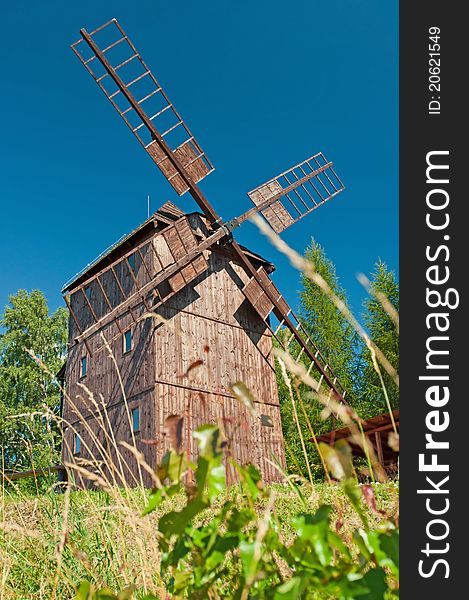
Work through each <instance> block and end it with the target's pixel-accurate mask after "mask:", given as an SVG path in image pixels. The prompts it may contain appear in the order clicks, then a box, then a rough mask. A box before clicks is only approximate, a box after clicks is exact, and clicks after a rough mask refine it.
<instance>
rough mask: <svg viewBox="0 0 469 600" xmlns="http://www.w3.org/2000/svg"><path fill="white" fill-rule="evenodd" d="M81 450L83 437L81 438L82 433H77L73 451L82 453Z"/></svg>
mask: <svg viewBox="0 0 469 600" xmlns="http://www.w3.org/2000/svg"><path fill="white" fill-rule="evenodd" d="M80 450H81V438H80V434H79V433H76V434H75V444H74V449H73V453H74V454H80Z"/></svg>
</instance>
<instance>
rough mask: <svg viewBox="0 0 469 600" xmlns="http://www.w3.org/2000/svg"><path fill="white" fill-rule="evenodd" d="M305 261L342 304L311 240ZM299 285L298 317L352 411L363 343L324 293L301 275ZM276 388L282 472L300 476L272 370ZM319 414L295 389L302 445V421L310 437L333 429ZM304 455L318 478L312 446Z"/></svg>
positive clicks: (290, 420)
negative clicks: (284, 465)
mask: <svg viewBox="0 0 469 600" xmlns="http://www.w3.org/2000/svg"><path fill="white" fill-rule="evenodd" d="M305 258H307V259H308V260H309V261H311V263H312V264H313V265H314V269H315V271H316V272H317V273H318V274H319V275H321V277H322V278H323V279H324V280H325V281H326V283H327V284H328V285H329V287H330V289H331V290H332V291H333V292H334V294H335V295H336V296H337V297H338V298H340V300H342V302H344V304H345V305H347V294H346V292H345V290H344V289H343V287H342V286H341V284H340V281H339V278H338V276H337V273H336V269H335V266H334V264H333V263H332V261H331V260H330V259H329V258H328V257H327V256H326V253H325V251H324V248H323V247H322V246H321V245H320V244H318V243H317V242H315V241H314V240H312V241H311V244H310V246H309V247H308V248H307V249H306V253H305ZM301 284H302V289H301V291H300V316H301V320H302V323H303V325H304V326H305V328H306V330H307V331H308V333H309V335H310V337H311V339H312V340H313V341H314V342H315V344H316V345H317V347H318V348H319V350H320V351H321V353H322V355H323V356H324V358H325V360H326V362H327V364H329V365H330V366H331V367H332V370H333V371H334V373H335V375H336V376H337V377H338V379H339V381H340V382H341V384H342V385H343V387H344V389H346V390H347V400H348V402H349V403H350V404H352V405H353V406H357V404H358V403H359V392H360V376H361V368H362V347H363V343H362V341H361V339H360V337H359V336H358V334H357V333H356V332H355V330H354V329H353V327H352V326H351V325H350V323H349V322H348V321H347V319H346V318H345V317H344V316H343V314H342V313H341V312H340V310H339V309H338V308H337V307H336V306H335V304H334V303H333V301H332V300H331V299H330V298H329V297H328V296H327V295H325V294H324V291H323V290H321V289H320V288H319V287H318V286H317V285H316V284H315V283H313V282H312V281H311V279H309V278H308V277H306V275H303V276H302V278H301ZM290 351H291V352H292V355H295V348H294V347H293V345H291V346H290ZM308 366H309V363H308ZM312 375H313V377H316V379H318V378H319V376H318V375H317V374H316V372H315V371H314V369H313V371H312ZM277 385H278V389H279V397H280V410H281V416H282V427H283V434H284V439H285V445H286V458H287V466H288V470H289V472H291V473H297V474H299V475H302V476H304V477H306V476H308V467H307V465H306V456H305V455H304V452H303V449H302V447H301V442H300V437H299V433H298V427H297V424H296V419H295V415H294V410H293V407H292V401H291V395H290V393H289V391H288V389H287V387H286V385H285V382H284V379H283V376H282V374H281V372H280V369H278V368H277ZM322 410H323V406H322V404H320V403H319V402H318V401H317V400H315V399H314V398H312V397H311V394H310V392H309V390H308V389H306V388H305V386H300V388H299V397H298V398H297V415H298V421H299V423H300V429H301V432H302V435H303V438H304V439H305V440H309V439H311V431H310V427H309V425H308V420H309V422H310V424H311V426H312V429H313V430H314V432H315V434H320V433H324V432H326V431H330V430H331V429H333V428H334V427H336V426H337V422H334V421H333V419H332V418H329V419H327V420H324V419H323V418H322V417H321V413H322ZM305 413H306V414H305ZM307 456H308V461H309V468H310V470H311V472H312V474H313V477H318V478H322V477H323V476H324V472H323V469H322V466H321V461H320V458H319V455H318V453H317V451H316V449H315V447H314V445H313V444H312V443H310V442H308V443H307Z"/></svg>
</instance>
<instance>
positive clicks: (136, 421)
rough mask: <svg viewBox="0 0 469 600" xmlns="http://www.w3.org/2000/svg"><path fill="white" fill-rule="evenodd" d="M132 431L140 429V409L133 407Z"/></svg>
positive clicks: (136, 431)
mask: <svg viewBox="0 0 469 600" xmlns="http://www.w3.org/2000/svg"><path fill="white" fill-rule="evenodd" d="M132 431H133V432H134V433H138V432H139V431H140V409H139V408H133V409H132Z"/></svg>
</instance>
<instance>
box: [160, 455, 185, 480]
mask: <svg viewBox="0 0 469 600" xmlns="http://www.w3.org/2000/svg"><path fill="white" fill-rule="evenodd" d="M188 467H189V461H188V460H187V454H186V452H183V453H182V454H178V453H177V452H176V450H174V449H172V448H171V449H170V450H168V451H167V452H166V453H165V455H164V456H163V459H162V461H161V463H160V464H159V465H158V467H157V469H156V474H157V476H158V478H159V479H160V481H164V480H165V479H166V478H168V479H169V480H170V481H171V482H172V483H173V482H179V481H181V478H182V476H183V475H184V474H185V472H186V471H187V469H188Z"/></svg>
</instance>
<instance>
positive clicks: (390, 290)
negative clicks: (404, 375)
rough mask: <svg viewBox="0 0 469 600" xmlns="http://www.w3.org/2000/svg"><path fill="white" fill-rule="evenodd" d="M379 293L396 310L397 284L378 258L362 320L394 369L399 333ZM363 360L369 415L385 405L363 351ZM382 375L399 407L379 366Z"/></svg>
mask: <svg viewBox="0 0 469 600" xmlns="http://www.w3.org/2000/svg"><path fill="white" fill-rule="evenodd" d="M383 296H384V297H385V298H387V300H389V302H390V303H391V305H392V306H393V307H394V308H395V309H396V311H398V312H399V283H398V281H397V279H396V276H395V274H394V273H393V272H392V271H390V270H389V269H388V267H387V265H386V263H384V262H383V261H381V260H378V261H377V262H376V264H375V269H374V271H373V273H372V275H371V294H370V296H369V297H368V298H366V300H365V301H364V309H365V311H364V314H363V320H364V323H365V326H366V328H367V329H368V332H369V335H370V338H371V340H372V341H373V342H374V343H375V344H376V345H377V346H378V348H379V349H380V350H381V351H382V352H383V353H384V355H385V356H386V358H387V359H388V360H389V362H390V363H391V365H392V366H393V367H394V368H395V369H396V370H397V369H398V368H399V332H398V329H397V327H396V325H395V324H394V323H393V321H392V318H391V316H390V315H389V309H387V308H386V305H385V304H384V305H383V302H382V297H383ZM363 361H364V363H365V368H364V371H363V380H362V381H363V391H362V395H363V399H364V402H365V404H366V406H367V412H368V414H367V416H368V417H369V416H373V415H378V414H380V413H382V412H385V411H386V410H387V404H386V399H385V396H384V391H383V387H382V385H381V381H380V378H379V375H378V373H377V372H376V370H375V368H374V367H373V364H372V361H371V356H370V353H369V352H368V351H367V350H364V352H363ZM382 375H383V380H384V384H385V388H386V391H387V394H388V397H389V400H390V404H391V407H392V409H396V408H398V406H399V388H398V387H397V386H396V385H395V384H394V382H393V381H392V379H391V377H390V376H389V375H388V374H387V373H386V372H385V371H384V369H382Z"/></svg>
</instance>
